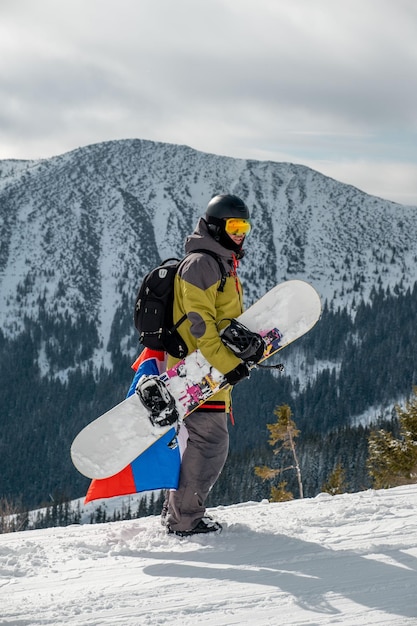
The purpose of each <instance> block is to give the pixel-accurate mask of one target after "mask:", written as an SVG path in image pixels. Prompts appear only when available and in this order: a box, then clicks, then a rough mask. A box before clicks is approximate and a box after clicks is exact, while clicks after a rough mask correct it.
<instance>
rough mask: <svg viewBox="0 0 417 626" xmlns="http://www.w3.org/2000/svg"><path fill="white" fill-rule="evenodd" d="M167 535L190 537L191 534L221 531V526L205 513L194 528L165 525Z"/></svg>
mask: <svg viewBox="0 0 417 626" xmlns="http://www.w3.org/2000/svg"><path fill="white" fill-rule="evenodd" d="M167 530H168V534H169V535H176V536H177V537H191V536H192V535H203V534H206V533H221V532H222V530H223V526H222V525H221V524H219V522H215V521H214V520H213V519H212V518H211V517H210V516H209V515H205V516H204V517H203V518H201V520H200V521H199V522H198V524H197V525H196V526H194V528H192V529H190V530H172V529H171V528H170V527H169V526H167Z"/></svg>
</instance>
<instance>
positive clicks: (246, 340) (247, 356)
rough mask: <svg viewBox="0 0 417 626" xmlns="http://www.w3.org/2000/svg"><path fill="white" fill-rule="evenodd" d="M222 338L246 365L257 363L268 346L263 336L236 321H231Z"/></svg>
mask: <svg viewBox="0 0 417 626" xmlns="http://www.w3.org/2000/svg"><path fill="white" fill-rule="evenodd" d="M221 338H222V341H223V343H224V344H225V345H226V346H227V347H228V348H229V349H230V350H232V352H234V353H235V354H236V356H238V357H239V358H240V359H242V361H245V362H246V363H257V362H258V361H260V359H261V358H262V357H263V354H264V352H265V350H266V344H265V341H264V340H263V338H262V337H261V335H259V334H258V333H253V332H252V331H251V330H249V328H246V326H244V325H243V324H241V323H240V322H238V321H237V320H235V319H232V320H230V324H229V326H227V328H225V329H224V331H223V333H222V335H221Z"/></svg>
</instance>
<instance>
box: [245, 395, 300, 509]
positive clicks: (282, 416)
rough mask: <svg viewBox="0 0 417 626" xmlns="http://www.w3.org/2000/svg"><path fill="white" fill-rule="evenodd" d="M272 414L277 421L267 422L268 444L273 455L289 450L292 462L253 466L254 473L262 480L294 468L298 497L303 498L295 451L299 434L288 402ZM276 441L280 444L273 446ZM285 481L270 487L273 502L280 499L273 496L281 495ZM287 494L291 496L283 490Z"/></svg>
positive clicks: (272, 477)
mask: <svg viewBox="0 0 417 626" xmlns="http://www.w3.org/2000/svg"><path fill="white" fill-rule="evenodd" d="M274 415H276V417H277V421H276V422H275V423H274V424H267V425H266V426H267V428H268V430H269V441H268V443H269V445H270V446H272V447H273V448H274V450H273V452H274V454H275V455H277V454H279V453H280V452H282V451H283V450H290V451H291V453H292V456H293V459H294V464H293V465H289V466H288V467H284V468H279V469H273V468H271V467H266V466H263V467H255V474H256V475H257V476H259V477H260V478H262V480H273V479H274V478H275V477H276V476H278V474H281V473H282V472H284V471H286V470H290V469H294V470H295V471H296V474H297V481H298V487H299V492H300V498H303V483H302V480H301V470H300V464H299V462H298V458H297V453H296V450H295V439H296V437H298V435H299V434H300V431H299V430H298V429H297V427H296V425H295V422H294V421H293V420H292V419H291V416H292V412H291V409H290V407H289V405H288V404H282V405H281V406H279V407H277V408H276V409H275V411H274ZM278 443H280V445H279V446H278V447H275V446H276V445H277V444H278ZM285 486H286V483H280V484H279V485H278V487H275V488H274V487H272V489H271V500H272V501H273V502H277V501H281V500H276V499H275V498H277V497H279V498H280V496H281V495H282V493H283V492H284V489H285ZM285 493H286V494H287V495H289V496H290V498H286V499H287V500H288V499H291V498H292V494H291V493H290V492H285Z"/></svg>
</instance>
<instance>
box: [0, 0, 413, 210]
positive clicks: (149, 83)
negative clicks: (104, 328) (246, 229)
mask: <svg viewBox="0 0 417 626" xmlns="http://www.w3.org/2000/svg"><path fill="white" fill-rule="evenodd" d="M125 138H140V139H150V140H153V141H163V142H168V143H178V144H186V145H188V146H191V147H192V148H196V149H198V150H202V151H205V152H212V153H215V154H222V155H227V156H232V157H242V158H251V159H260V160H273V161H290V162H293V163H301V164H304V165H308V166H310V167H312V168H314V169H316V170H318V171H320V172H323V173H324V174H326V175H329V176H332V177H333V178H336V179H337V180H340V181H343V182H348V183H351V184H353V185H355V186H357V187H359V188H360V189H363V190H364V191H367V192H368V193H371V194H375V195H378V196H381V197H383V198H387V199H392V200H395V201H397V202H402V203H405V204H413V205H417V0H0V159H8V158H22V159H33V158H45V157H50V156H53V155H56V154H62V153H64V152H67V151H69V150H72V149H74V148H78V147H80V146H85V145H88V144H91V143H97V142H101V141H106V140H109V139H125Z"/></svg>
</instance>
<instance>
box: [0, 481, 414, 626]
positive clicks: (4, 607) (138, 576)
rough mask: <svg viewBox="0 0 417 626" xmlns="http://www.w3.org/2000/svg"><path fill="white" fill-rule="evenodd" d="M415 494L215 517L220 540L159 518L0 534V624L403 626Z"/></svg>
mask: <svg viewBox="0 0 417 626" xmlns="http://www.w3.org/2000/svg"><path fill="white" fill-rule="evenodd" d="M416 510H417V485H409V486H406V487H398V488H395V489H391V490H387V491H365V492H361V493H355V494H344V495H341V496H334V497H332V496H329V495H326V494H321V495H319V496H317V497H316V498H314V499H306V500H295V501H292V502H288V503H276V504H270V503H267V502H261V503H256V502H248V503H244V504H241V505H236V506H230V507H220V508H217V509H214V510H212V514H214V515H215V516H216V518H218V519H219V520H220V521H222V522H223V523H224V531H223V533H222V534H221V535H219V536H209V535H207V536H201V537H198V538H187V539H178V538H174V537H172V536H167V535H166V534H165V531H164V529H163V528H162V526H160V524H159V520H158V519H157V518H155V517H148V518H141V519H137V520H134V521H125V522H113V523H107V524H102V525H93V526H90V525H85V526H70V527H67V528H54V529H46V530H35V531H27V532H24V533H14V534H10V535H1V536H0V606H1V618H0V623H1V624H2V625H4V626H6V625H12V624H13V625H14V626H17V625H18V624H19V625H23V624H26V625H28V626H29V625H30V626H45V625H46V624H49V625H54V626H61V625H62V626H64V625H65V626H93V625H94V626H104V625H105V624H109V625H110V624H111V625H112V626H133V625H134V626H143V625H148V626H151V625H157V624H158V625H161V624H167V625H169V626H176V625H178V626H179V625H181V626H195V625H196V624H204V625H205V626H206V625H207V626H226V625H227V626H231V625H236V626H238V625H239V626H240V625H242V624H248V625H249V624H250V625H252V624H256V625H257V626H266V625H268V626H276V625H277V624H281V625H283V626H307V625H308V626H318V625H325V624H340V625H343V626H370V625H375V626H381V625H383V624H385V625H386V626H405V625H407V626H411V625H415V624H416V623H417V515H416Z"/></svg>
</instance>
